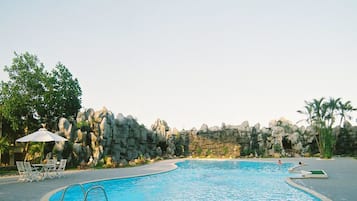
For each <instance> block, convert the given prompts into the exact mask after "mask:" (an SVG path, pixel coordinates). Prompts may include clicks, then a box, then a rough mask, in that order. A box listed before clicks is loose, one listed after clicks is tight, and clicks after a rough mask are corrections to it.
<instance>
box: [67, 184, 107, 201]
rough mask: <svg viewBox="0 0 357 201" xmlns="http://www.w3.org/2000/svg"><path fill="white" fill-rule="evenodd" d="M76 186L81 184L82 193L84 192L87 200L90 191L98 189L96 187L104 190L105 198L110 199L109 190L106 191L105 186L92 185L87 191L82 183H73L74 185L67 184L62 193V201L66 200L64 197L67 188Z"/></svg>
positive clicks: (85, 200)
mask: <svg viewBox="0 0 357 201" xmlns="http://www.w3.org/2000/svg"><path fill="white" fill-rule="evenodd" d="M75 186H79V187H80V188H81V190H82V193H83V195H84V201H87V199H88V195H89V193H90V192H91V191H93V190H96V189H100V190H101V191H102V192H103V194H104V197H105V200H106V201H108V196H107V192H106V191H105V189H104V187H103V186H92V187H90V188H89V189H88V190H87V191H85V189H84V187H83V186H82V185H81V184H72V185H69V186H67V187H66V188H65V189H64V191H63V193H62V196H61V201H63V200H64V197H65V194H66V192H67V190H68V189H70V188H72V187H75Z"/></svg>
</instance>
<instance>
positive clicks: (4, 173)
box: [0, 170, 17, 177]
mask: <svg viewBox="0 0 357 201" xmlns="http://www.w3.org/2000/svg"><path fill="white" fill-rule="evenodd" d="M13 175H17V170H1V171H0V177H3V176H13Z"/></svg>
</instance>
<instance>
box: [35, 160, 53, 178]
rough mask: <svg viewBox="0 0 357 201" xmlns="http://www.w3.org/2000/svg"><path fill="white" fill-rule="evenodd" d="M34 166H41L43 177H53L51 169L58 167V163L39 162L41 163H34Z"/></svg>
mask: <svg viewBox="0 0 357 201" xmlns="http://www.w3.org/2000/svg"><path fill="white" fill-rule="evenodd" d="M32 166H34V167H37V168H40V169H41V170H40V171H41V172H42V174H43V179H46V178H51V176H50V170H51V169H53V168H54V167H56V166H57V164H42V163H39V164H32Z"/></svg>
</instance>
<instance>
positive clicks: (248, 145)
mask: <svg viewBox="0 0 357 201" xmlns="http://www.w3.org/2000/svg"><path fill="white" fill-rule="evenodd" d="M58 128H59V131H58V134H60V135H62V136H65V137H66V138H67V139H68V140H69V141H68V142H66V143H57V144H56V145H55V146H54V150H53V153H54V154H55V155H57V158H62V157H65V158H68V159H69V162H70V164H71V165H74V166H75V165H80V164H81V165H82V164H86V165H97V164H103V165H106V166H125V165H128V164H129V165H132V164H135V163H140V161H141V160H149V159H153V158H157V157H164V158H174V157H181V156H182V157H188V156H191V157H223V158H237V157H242V156H244V157H280V156H285V157H292V156H307V155H311V154H315V153H318V149H317V146H316V143H315V141H314V140H315V136H314V134H313V133H312V132H311V130H310V128H309V127H308V128H305V127H303V126H301V127H298V126H297V125H294V124H292V123H291V122H290V121H288V120H286V119H279V120H273V121H271V122H270V123H269V126H268V127H266V128H265V127H261V126H260V124H256V125H254V126H250V125H249V123H248V122H247V121H245V122H242V123H241V124H240V125H226V124H224V123H222V125H221V127H218V126H214V127H209V126H208V125H206V124H203V125H202V126H201V128H200V129H199V130H196V129H191V130H182V131H178V130H177V129H171V128H170V127H169V126H168V124H167V122H166V121H164V120H160V119H158V120H156V121H155V122H154V124H153V125H152V126H151V129H147V128H146V127H145V126H144V125H142V124H141V125H140V124H139V123H138V122H137V120H136V119H135V118H133V117H132V116H130V115H129V116H126V117H125V116H124V115H123V114H118V115H117V116H116V117H115V116H114V114H113V113H112V112H110V111H109V110H107V109H106V108H103V109H101V110H98V111H94V110H93V109H87V110H86V111H83V112H79V113H78V115H77V119H76V120H75V121H74V122H70V121H69V120H67V119H64V118H61V119H60V120H59V123H58ZM335 133H336V134H337V135H339V138H338V141H337V145H336V153H338V154H346V153H352V152H353V153H355V152H356V150H357V149H356V148H357V128H356V127H352V126H351V125H350V124H348V123H346V124H345V127H344V128H343V129H336V130H335ZM355 154H357V153H355Z"/></svg>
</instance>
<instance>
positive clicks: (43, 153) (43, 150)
mask: <svg viewBox="0 0 357 201" xmlns="http://www.w3.org/2000/svg"><path fill="white" fill-rule="evenodd" d="M43 155H45V142H42V151H41V162H40V163H42V161H43Z"/></svg>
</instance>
